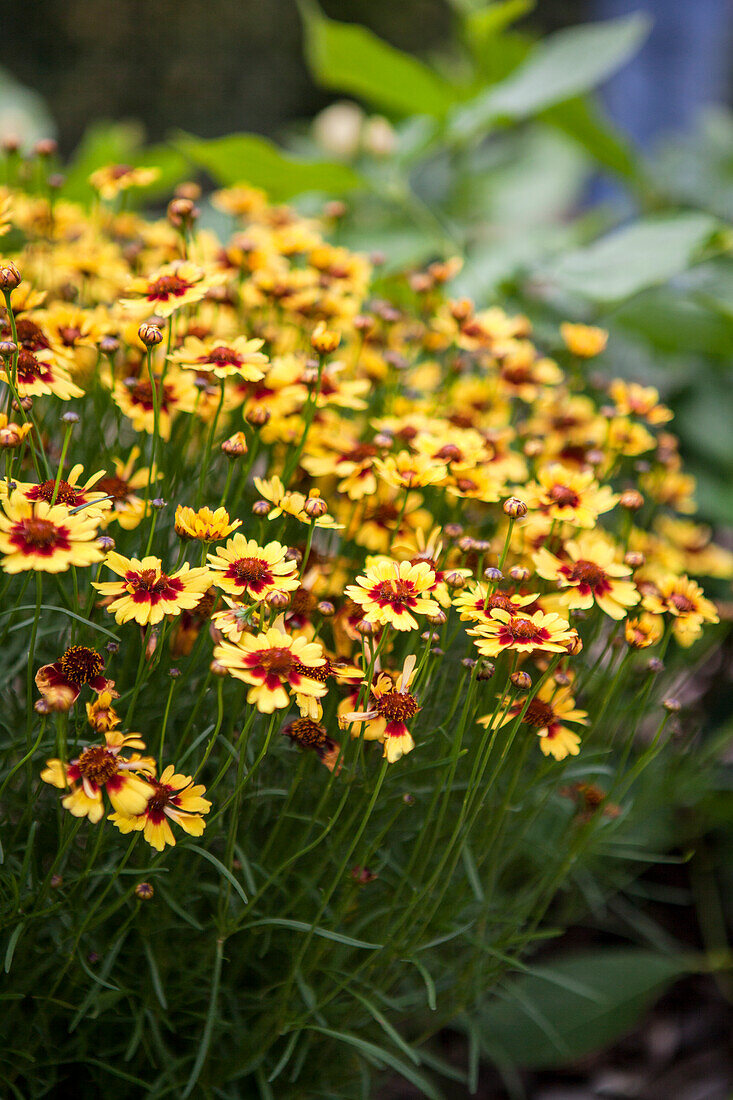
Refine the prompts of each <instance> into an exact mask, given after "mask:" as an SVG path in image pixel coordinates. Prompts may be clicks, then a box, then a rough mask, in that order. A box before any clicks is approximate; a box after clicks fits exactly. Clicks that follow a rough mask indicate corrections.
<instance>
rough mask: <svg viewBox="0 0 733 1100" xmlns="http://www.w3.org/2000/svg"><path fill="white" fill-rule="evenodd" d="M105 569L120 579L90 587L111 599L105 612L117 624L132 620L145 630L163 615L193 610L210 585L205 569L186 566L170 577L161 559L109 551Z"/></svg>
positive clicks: (208, 574)
mask: <svg viewBox="0 0 733 1100" xmlns="http://www.w3.org/2000/svg"><path fill="white" fill-rule="evenodd" d="M105 565H106V566H107V567H108V568H109V569H111V570H112V572H113V573H117V574H118V576H119V577H120V578H121V579H120V580H118V581H94V582H93V584H94V587H95V588H96V589H97V591H98V592H100V593H101V594H102V595H103V596H105V597H112V600H111V602H110V603H109V605H108V607H107V610H108V611H109V613H110V614H111V615H114V616H115V619H116V620H117V622H118V623H127V622H130V620H134V621H135V622H136V623H139V624H140V625H141V626H147V625H154V624H155V623H159V622H160V621H161V619H163V618H164V617H165V616H166V615H180V613H181V611H184V610H190V609H191V608H193V607H195V606H196V604H197V603H198V601H199V600H200V599H201V596H202V595H203V594H204V592H205V591H206V589H207V588H208V587H209V585H210V583H211V573H210V572H209V570H208V569H206V568H196V569H192V568H191V566H190V565H189V564H188V562H185V563H184V564H183V565H182V566H181V568H180V569H178V570H177V571H176V572H175V573H171V574H170V575H169V574H168V573H165V572H163V568H162V566H163V563H162V561H161V560H160V558H154V557H145V558H142V559H141V560H140V559H138V558H125V557H123V556H122V554H118V553H117V551H116V550H111V551H110V552H109V554H107V557H106V559H105Z"/></svg>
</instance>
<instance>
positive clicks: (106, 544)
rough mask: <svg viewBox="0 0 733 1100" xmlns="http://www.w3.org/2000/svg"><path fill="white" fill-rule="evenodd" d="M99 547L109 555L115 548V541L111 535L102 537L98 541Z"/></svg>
mask: <svg viewBox="0 0 733 1100" xmlns="http://www.w3.org/2000/svg"><path fill="white" fill-rule="evenodd" d="M97 546H98V547H99V549H100V550H104V552H105V554H109V552H110V550H114V548H115V540H114V539H113V538H112V537H111V536H110V535H100V536H99V538H98V539H97Z"/></svg>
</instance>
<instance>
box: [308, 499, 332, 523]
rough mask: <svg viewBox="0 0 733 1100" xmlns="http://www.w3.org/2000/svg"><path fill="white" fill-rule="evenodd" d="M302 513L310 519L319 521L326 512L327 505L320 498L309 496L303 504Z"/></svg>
mask: <svg viewBox="0 0 733 1100" xmlns="http://www.w3.org/2000/svg"><path fill="white" fill-rule="evenodd" d="M303 511H304V512H305V514H306V515H307V516H308V517H309V518H310V519H320V517H321V516H325V514H326V512H327V511H328V505H327V504H326V502H325V500H323V499H322V498H321V497H318V496H309V497H308V499H307V500H306V501H305V503H304V504H303Z"/></svg>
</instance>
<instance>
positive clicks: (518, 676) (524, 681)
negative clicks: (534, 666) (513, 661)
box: [509, 672, 532, 691]
mask: <svg viewBox="0 0 733 1100" xmlns="http://www.w3.org/2000/svg"><path fill="white" fill-rule="evenodd" d="M509 679H510V680H511V682H512V683H513V684H514V686H515V688H518V690H519V691H529V689H530V688H531V687H532V677H531V676H530V674H529V673H528V672H513V673H512V674H511V676H510V677H509Z"/></svg>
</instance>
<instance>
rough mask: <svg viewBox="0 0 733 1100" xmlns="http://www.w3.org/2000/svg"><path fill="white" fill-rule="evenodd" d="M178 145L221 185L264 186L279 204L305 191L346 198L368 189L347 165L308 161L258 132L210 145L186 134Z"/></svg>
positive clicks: (176, 142)
mask: <svg viewBox="0 0 733 1100" xmlns="http://www.w3.org/2000/svg"><path fill="white" fill-rule="evenodd" d="M175 145H176V147H177V148H178V149H180V150H181V152H182V153H184V154H185V156H187V157H188V159H189V161H192V162H193V163H194V164H196V165H197V166H198V167H199V168H204V169H205V170H206V171H207V172H208V173H209V175H210V176H212V177H213V179H214V180H216V182H217V183H220V184H223V185H224V186H225V187H229V186H231V185H232V184H235V183H244V182H246V183H249V184H251V185H252V186H253V187H261V188H263V190H265V191H266V192H267V193H268V195H269V196H270V198H271V199H272V200H273V201H274V202H285V201H287V200H288V199H292V198H293V196H295V195H300V194H302V193H303V192H305V191H324V192H326V193H328V194H338V195H340V194H344V192H346V191H352V190H354V188H357V187H363V186H365V181H364V179H363V178H362V177H361V176H360V175H358V174H357V173H356V172H355V171H354V170H353V169H352V168H349V167H348V165H346V164H337V163H335V162H331V161H316V160H302V159H300V158H299V157H294V156H290V155H289V154H288V153H284V152H283V151H282V150H280V149H278V148H277V146H276V145H274V144H273V143H272V142H271V141H268V140H267V139H266V138H263V137H259V136H258V135H256V134H229V135H228V136H227V137H222V138H212V139H211V140H210V141H206V140H204V139H202V138H196V137H193V136H191V135H189V134H180V135H179V136H178V137H177V138H176V139H175Z"/></svg>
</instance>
